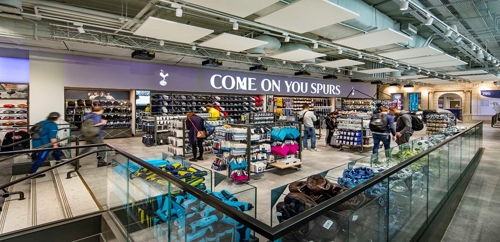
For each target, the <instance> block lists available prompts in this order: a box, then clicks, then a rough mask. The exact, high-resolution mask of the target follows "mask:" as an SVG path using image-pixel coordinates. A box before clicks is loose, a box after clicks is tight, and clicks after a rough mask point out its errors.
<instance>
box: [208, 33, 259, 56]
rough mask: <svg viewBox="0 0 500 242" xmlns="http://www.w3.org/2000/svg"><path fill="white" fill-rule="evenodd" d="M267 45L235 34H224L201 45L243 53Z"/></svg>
mask: <svg viewBox="0 0 500 242" xmlns="http://www.w3.org/2000/svg"><path fill="white" fill-rule="evenodd" d="M265 44H267V42H266V41H262V40H256V39H250V38H246V37H242V36H238V35H234V34H227V33H222V34H220V35H218V36H216V37H214V38H212V39H209V40H207V41H205V42H203V43H201V44H200V46H204V47H210V48H215V49H221V50H229V51H235V52H241V51H244V50H248V49H252V48H255V47H259V46H262V45H265Z"/></svg>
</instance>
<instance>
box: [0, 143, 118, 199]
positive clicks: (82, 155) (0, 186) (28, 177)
mask: <svg viewBox="0 0 500 242" xmlns="http://www.w3.org/2000/svg"><path fill="white" fill-rule="evenodd" d="M73 148H74V147H73ZM102 151H103V150H94V151H91V152H87V153H85V154H81V155H79V156H76V157H74V158H72V159H69V160H67V161H63V162H61V163H58V164H56V165H54V166H51V167H50V168H47V169H45V170H43V171H37V172H35V173H33V174H31V175H27V176H25V177H22V178H19V179H16V180H14V181H11V182H9V183H6V184H3V185H0V190H1V189H5V188H7V187H10V186H13V185H15V184H18V183H20V182H22V181H25V180H28V179H31V178H33V177H35V176H38V175H40V174H43V173H45V172H48V171H51V170H54V169H56V168H59V167H61V166H63V165H66V164H69V163H73V162H76V161H77V160H80V159H82V158H84V157H85V156H88V155H90V154H94V153H97V152H102ZM106 151H111V149H110V150H106Z"/></svg>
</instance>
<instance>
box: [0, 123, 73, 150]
mask: <svg viewBox="0 0 500 242" xmlns="http://www.w3.org/2000/svg"><path fill="white" fill-rule="evenodd" d="M70 128H71V127H68V128H60V129H58V130H57V131H61V130H65V129H70ZM31 140H33V138H32V137H30V138H29V139H25V140H20V141H17V142H14V143H12V144H8V145H0V148H6V147H11V146H15V145H18V144H23V143H26V142H29V141H31ZM59 142H60V141H59ZM59 142H58V143H59Z"/></svg>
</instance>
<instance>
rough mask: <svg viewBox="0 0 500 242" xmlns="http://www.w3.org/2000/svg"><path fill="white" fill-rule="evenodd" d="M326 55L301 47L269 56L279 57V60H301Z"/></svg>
mask: <svg viewBox="0 0 500 242" xmlns="http://www.w3.org/2000/svg"><path fill="white" fill-rule="evenodd" d="M322 56H326V55H325V54H321V53H317V52H314V51H310V50H303V49H296V50H291V51H287V52H283V53H280V54H277V55H273V56H271V57H272V58H276V59H280V60H287V61H301V60H308V59H313V58H318V57H322Z"/></svg>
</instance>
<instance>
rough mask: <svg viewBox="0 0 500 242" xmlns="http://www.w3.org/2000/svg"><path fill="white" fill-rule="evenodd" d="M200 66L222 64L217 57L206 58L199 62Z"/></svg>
mask: <svg viewBox="0 0 500 242" xmlns="http://www.w3.org/2000/svg"><path fill="white" fill-rule="evenodd" d="M201 65H202V66H210V67H217V66H222V60H218V59H208V60H204V61H202V62H201Z"/></svg>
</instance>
